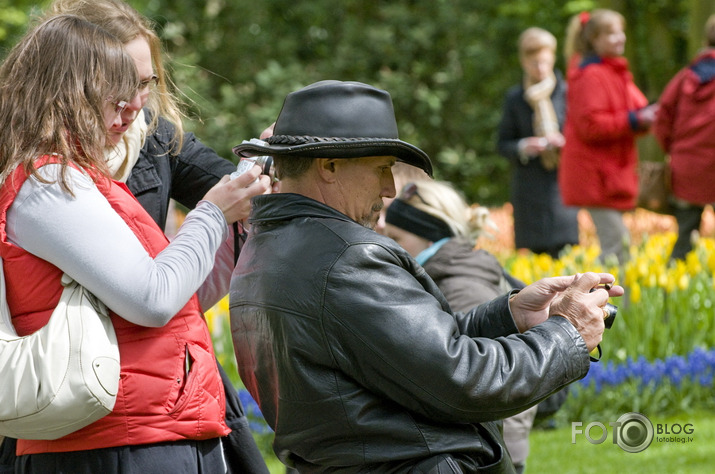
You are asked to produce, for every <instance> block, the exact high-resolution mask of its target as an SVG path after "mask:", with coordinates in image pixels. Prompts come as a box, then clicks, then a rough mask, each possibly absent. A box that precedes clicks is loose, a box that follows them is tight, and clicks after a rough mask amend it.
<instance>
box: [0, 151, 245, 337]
mask: <svg viewBox="0 0 715 474" xmlns="http://www.w3.org/2000/svg"><path fill="white" fill-rule="evenodd" d="M59 170H60V165H57V164H50V165H46V166H43V167H42V168H40V174H41V175H42V176H43V177H45V178H46V179H48V180H50V181H54V182H52V183H49V184H47V183H41V182H39V181H38V180H36V179H35V178H33V177H30V178H28V179H27V180H26V181H25V182H24V183H23V185H22V187H21V189H20V191H19V192H18V194H17V197H16V199H15V200H14V202H13V203H12V205H11V206H10V208H9V210H8V213H7V224H6V232H7V236H8V240H9V242H11V243H13V244H15V245H17V246H19V247H21V248H23V249H25V250H26V251H28V252H30V253H32V254H34V255H36V256H38V257H40V258H42V259H44V260H47V261H48V262H50V263H52V264H53V265H55V266H57V267H58V268H60V269H61V270H62V271H63V272H65V273H67V274H68V275H69V276H71V277H72V278H74V279H75V280H76V281H77V282H79V283H80V284H81V285H83V286H84V287H85V288H87V289H88V290H89V291H90V292H92V293H93V294H94V295H95V296H97V298H99V299H100V300H101V301H103V302H104V304H106V305H107V307H109V308H110V309H111V310H112V311H114V312H115V313H117V314H118V315H119V316H121V317H123V318H124V319H126V320H128V321H130V322H132V323H135V324H139V325H142V326H151V327H159V326H163V325H164V324H166V323H167V322H168V321H169V320H170V319H171V318H172V317H173V316H174V315H175V314H176V313H177V312H178V311H179V310H180V309H181V308H182V307H183V306H184V305H185V304H186V303H187V302H188V300H189V298H190V297H191V296H192V295H193V294H194V293H195V292H196V291H197V289H199V287H200V286H201V285H202V284H203V283H204V281H205V280H206V278H207V276H208V275H209V274H211V271H212V269H213V268H216V272H215V273H214V274H213V277H214V279H213V280H211V279H210V280H209V281H208V282H207V284H206V286H205V288H206V289H207V293H206V294H205V298H204V299H203V301H202V302H201V303H202V307H204V308H208V307H210V306H211V305H213V304H214V303H215V302H216V301H217V300H218V299H219V298H220V297H221V296H223V295H225V294H226V291H227V288H228V284H229V279H230V273H231V270H232V269H233V265H232V264H233V262H232V257H233V249H232V248H231V247H230V245H229V240H228V239H227V238H228V236H229V229H228V225H227V224H226V220H225V218H224V216H223V213H222V212H221V211H220V209H219V208H218V207H217V206H215V205H214V204H213V203H211V202H208V201H201V202H199V204H198V205H197V207H196V209H194V210H193V211H191V212H190V213H189V214H188V215H187V216H186V220H185V221H184V223H183V225H182V226H181V228H180V229H179V231H178V233H177V234H176V236H175V237H174V239H173V240H172V241H171V243H170V244H169V245H168V246H167V247H166V248H165V249H164V250H162V251H161V252H160V253H159V254H158V255H157V256H156V257H155V258H152V257H151V256H150V255H149V253H148V252H147V251H146V250H145V249H144V247H143V246H142V244H141V243H140V242H139V239H138V238H137V237H136V236H135V235H134V233H133V232H132V230H131V229H130V228H129V226H128V225H127V224H126V223H125V222H124V220H123V219H122V218H121V217H120V216H119V215H118V214H117V213H116V212H115V211H114V209H112V207H111V206H110V204H109V202H108V201H107V199H106V198H105V197H104V196H103V195H102V194H101V193H100V192H99V190H98V189H97V187H96V186H95V185H94V183H93V182H92V180H91V179H90V178H89V177H88V176H86V175H84V174H83V173H81V172H80V171H78V170H76V169H73V168H70V169H68V176H69V179H70V182H71V186H72V190H73V192H74V195H75V196H74V197H72V196H71V195H70V194H69V193H67V192H66V191H63V190H62V189H61V188H60V185H59V183H58V182H56V179H57V176H58V174H59ZM222 244H225V245H223V248H222V252H220V254H219V256H218V257H217V258H216V262H215V260H214V257H215V256H216V253H217V250H218V249H219V247H221V246H222ZM215 263H216V265H215Z"/></svg>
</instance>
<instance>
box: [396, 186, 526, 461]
mask: <svg viewBox="0 0 715 474" xmlns="http://www.w3.org/2000/svg"><path fill="white" fill-rule="evenodd" d="M385 224H386V225H385V235H387V236H388V237H391V238H392V239H394V240H395V241H396V242H397V243H398V244H400V246H402V248H404V249H405V250H407V251H408V252H409V253H410V255H412V256H413V257H415V260H417V263H419V264H420V265H422V266H423V267H424V269H425V270H426V271H427V274H428V275H429V276H430V277H432V279H433V280H434V282H435V283H437V286H438V287H439V289H440V290H441V291H442V293H443V294H444V296H445V297H446V298H447V301H448V302H449V305H450V306H451V307H452V309H453V310H454V311H467V310H469V309H470V308H473V307H474V306H476V305H478V304H481V303H485V302H487V301H490V300H492V299H494V298H496V297H497V296H499V295H501V294H504V293H506V292H509V291H511V290H512V289H514V288H523V287H524V286H526V285H525V284H524V283H523V282H521V281H519V280H517V279H515V278H514V277H513V276H511V275H509V274H508V273H507V272H506V271H505V270H504V268H503V267H502V266H501V264H500V263H499V261H498V260H497V259H496V257H494V255H492V254H491V253H489V252H487V251H486V250H484V249H478V248H475V240H476V238H477V237H479V235H481V234H482V233H484V232H485V231H486V230H487V229H486V227H488V226H490V225H493V222H492V221H491V220H490V219H489V211H488V210H487V209H486V208H484V207H481V206H470V205H469V204H468V203H467V202H466V201H465V200H464V198H463V197H462V196H461V195H460V193H459V192H458V191H457V190H456V189H454V187H453V186H452V185H450V184H449V183H446V182H440V181H432V180H421V181H415V182H412V183H408V184H407V185H406V186H405V187H404V188H403V189H402V192H401V193H400V195H399V196H398V197H397V199H395V200H394V201H392V204H390V206H389V207H388V208H387V213H386V216H385ZM494 227H496V226H494ZM537 409H538V405H536V406H533V407H531V408H529V409H527V410H525V411H523V412H521V413H518V414H516V415H514V416H511V417H508V418H506V419H505V420H504V425H503V427H504V442H505V443H506V446H507V449H508V450H509V455H510V456H511V458H512V460H513V461H514V467H515V468H516V470H517V472H523V470H524V467H525V464H526V458H527V455H528V452H529V432H530V431H531V426H532V425H533V423H534V418H535V417H536V412H537Z"/></svg>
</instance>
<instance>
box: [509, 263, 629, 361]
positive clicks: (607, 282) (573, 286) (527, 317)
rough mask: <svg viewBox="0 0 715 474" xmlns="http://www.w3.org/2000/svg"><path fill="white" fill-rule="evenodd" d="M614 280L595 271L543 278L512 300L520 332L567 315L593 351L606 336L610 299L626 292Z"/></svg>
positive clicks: (609, 275)
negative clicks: (552, 317)
mask: <svg viewBox="0 0 715 474" xmlns="http://www.w3.org/2000/svg"><path fill="white" fill-rule="evenodd" d="M614 281H615V278H614V277H613V275H611V274H609V273H592V272H588V273H582V274H576V275H573V276H564V277H552V278H543V279H541V280H539V281H537V282H536V283H533V284H531V285H529V286H527V287H526V288H524V289H523V290H521V291H520V292H519V293H517V294H516V295H515V296H514V297H512V299H511V300H510V302H509V306H510V308H511V311H512V315H513V317H514V322H515V323H516V326H517V328H519V331H521V332H524V331H526V330H528V329H529V328H531V327H533V326H536V325H537V324H540V323H542V322H544V321H546V320H547V319H548V318H549V317H550V316H555V315H558V316H563V317H564V318H566V319H567V320H568V321H569V322H570V323H571V324H573V326H574V327H575V328H576V330H578V332H579V333H580V334H581V337H583V339H584V341H585V342H586V347H588V350H589V351H591V350H593V349H594V348H596V346H598V344H599V343H600V342H601V338H602V337H603V331H604V329H605V325H604V322H603V320H604V313H605V310H604V306H605V305H606V303H608V298H609V297H611V296H623V293H624V290H623V287H621V286H619V285H613V282H614ZM600 285H603V286H600ZM593 290H595V291H593Z"/></svg>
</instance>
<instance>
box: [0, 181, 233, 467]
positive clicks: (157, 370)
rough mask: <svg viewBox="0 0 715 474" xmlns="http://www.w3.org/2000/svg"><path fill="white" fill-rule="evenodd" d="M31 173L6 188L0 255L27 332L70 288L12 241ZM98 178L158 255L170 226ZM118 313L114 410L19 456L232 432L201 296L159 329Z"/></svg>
mask: <svg viewBox="0 0 715 474" xmlns="http://www.w3.org/2000/svg"><path fill="white" fill-rule="evenodd" d="M25 179H26V177H25V173H24V169H23V168H22V167H18V168H17V170H16V171H15V172H14V173H13V174H12V175H11V176H10V177H8V179H7V180H6V181H5V183H4V185H3V186H2V188H0V256H2V259H3V266H4V272H5V281H6V288H7V301H8V305H9V307H10V311H11V313H12V315H13V320H14V319H15V318H17V317H18V316H20V319H24V320H25V323H24V324H22V325H19V324H18V325H16V329H17V331H18V333H20V335H26V334H29V333H32V332H33V331H35V330H37V329H39V328H40V327H42V326H43V325H44V324H46V323H47V321H48V319H49V316H50V314H51V313H52V311H53V310H54V308H55V306H56V305H57V302H58V301H59V298H60V294H61V293H62V286H61V284H60V278H61V276H62V271H61V270H60V269H59V268H57V267H55V266H54V265H52V264H51V263H49V262H47V261H45V260H42V259H40V258H38V257H35V256H34V255H32V254H30V253H28V252H26V251H25V250H23V249H21V248H19V247H17V246H15V245H12V244H11V243H9V242H7V234H6V233H5V224H6V222H7V210H8V208H9V207H10V205H11V204H12V202H13V200H14V199H15V197H16V195H17V192H18V191H19V189H20V187H21V186H22V183H23V182H24V181H25ZM96 184H97V188H98V189H99V190H100V192H101V193H102V194H103V195H104V196H105V197H106V198H107V200H108V201H109V203H110V204H111V206H112V208H113V209H114V210H115V211H116V212H117V213H118V214H119V215H120V216H121V217H122V218H123V219H124V221H125V222H126V223H127V225H129V227H130V228H131V229H132V230H133V231H134V233H135V234H136V235H137V237H138V238H139V240H140V241H141V242H142V244H143V246H144V247H145V248H146V250H147V251H148V252H149V254H150V255H152V257H153V256H156V255H157V254H158V253H159V252H160V251H161V250H162V249H163V248H164V247H166V246H167V245H168V240H167V239H166V237H165V236H164V233H163V232H162V231H161V229H159V227H158V226H157V225H156V223H155V222H154V221H153V220H152V218H151V217H150V216H149V214H147V213H146V211H145V210H144V209H143V208H142V207H141V205H140V204H139V203H138V202H137V200H136V199H135V198H134V196H132V195H131V193H130V192H129V191H128V190H127V189H126V187H124V185H122V184H119V183H116V182H114V181H110V180H107V179H98V180H97V183H96ZM110 315H111V319H112V323H113V324H114V328H115V331H116V334H117V340H118V343H119V352H120V364H121V373H120V382H119V392H118V394H117V401H116V404H115V406H114V410H113V411H112V413H110V414H109V415H107V416H105V417H104V418H102V419H100V420H98V421H96V422H94V423H92V424H91V425H89V426H87V427H85V428H83V429H81V430H79V431H76V432H74V433H71V434H69V435H67V436H64V437H62V438H60V439H58V440H52V441H41V440H38V441H32V440H18V444H17V454H18V455H23V454H33V453H46V452H65V451H83V450H89V449H96V448H106V447H113V446H125V445H138V444H147V443H158V442H164V441H176V440H182V439H209V438H217V437H220V436H225V435H226V434H228V433H229V432H230V429H229V428H228V427H227V426H226V425H225V423H224V412H225V399H224V396H225V395H224V391H223V385H222V384H221V379H220V376H219V373H218V369H217V367H216V360H215V357H214V352H213V347H212V342H211V337H210V334H209V331H208V328H207V326H206V323H205V321H204V319H203V315H202V313H201V310H200V307H199V302H198V298H197V297H196V295H194V296H193V297H192V298H191V299H190V300H189V301H188V303H187V304H186V305H185V306H184V307H183V308H182V309H181V310H180V311H179V312H178V313H177V314H176V316H174V317H173V318H172V319H171V321H169V323H167V324H166V325H165V326H163V327H159V328H153V327H143V326H138V325H135V324H133V323H130V322H128V321H126V320H124V319H122V318H121V317H119V316H117V315H116V314H114V313H113V312H110ZM187 354H189V357H191V364H190V365H191V369H190V370H189V371H188V372H187V371H186V369H185V367H186V366H187V365H188V364H187V363H186V360H185V357H186V355H187Z"/></svg>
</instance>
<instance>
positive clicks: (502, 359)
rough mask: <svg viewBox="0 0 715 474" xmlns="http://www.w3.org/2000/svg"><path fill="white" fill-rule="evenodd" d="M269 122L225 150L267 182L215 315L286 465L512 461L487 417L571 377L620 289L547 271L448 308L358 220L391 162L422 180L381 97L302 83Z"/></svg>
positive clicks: (374, 468) (424, 467) (406, 468)
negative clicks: (462, 309) (222, 309)
mask: <svg viewBox="0 0 715 474" xmlns="http://www.w3.org/2000/svg"><path fill="white" fill-rule="evenodd" d="M273 132H274V134H273V136H271V137H270V138H268V139H266V141H265V142H262V141H257V140H251V141H249V142H244V143H243V144H241V145H238V146H237V147H235V148H234V152H235V153H236V154H238V155H239V156H252V155H271V156H273V157H274V160H275V165H276V173H277V176H278V177H279V178H280V180H281V183H280V186H281V189H280V191H281V192H280V193H276V194H270V195H262V196H257V197H255V198H254V199H253V211H252V214H251V217H250V219H249V223H250V232H249V235H248V238H247V240H246V243H245V245H244V247H243V250H242V251H241V255H240V258H239V260H238V264H237V266H236V268H235V270H234V273H233V278H232V281H231V293H230V295H231V296H230V311H231V328H232V335H233V342H234V348H235V353H236V358H237V361H238V365H239V371H240V374H241V378H242V380H243V382H244V384H245V385H246V388H247V389H248V390H249V391H250V393H251V395H252V396H253V397H254V398H255V400H256V401H257V402H258V404H259V406H260V408H261V411H262V413H263V415H264V417H265V419H266V421H267V422H268V424H269V425H270V426H271V428H272V429H273V430H274V431H275V440H274V444H273V447H274V450H275V452H276V454H277V455H278V457H279V458H280V459H281V460H282V461H283V462H284V463H286V464H287V465H289V466H291V467H294V468H296V469H298V470H299V471H300V472H337V471H339V472H347V473H351V472H355V473H357V472H390V473H398V472H415V473H419V472H435V473H436V472H474V471H476V470H477V469H479V468H484V467H487V466H490V467H491V469H489V470H487V471H484V472H513V469H514V468H513V466H512V464H511V460H510V459H509V456H508V454H507V452H506V449H505V448H504V442H503V439H502V437H501V434H500V433H499V430H498V428H497V426H496V424H495V423H494V420H499V419H503V418H505V417H507V416H511V415H513V414H515V413H518V412H520V411H522V410H524V409H526V408H528V407H530V406H533V405H535V404H537V403H538V402H540V401H541V400H543V399H545V398H546V397H547V396H549V395H550V394H551V393H553V392H555V391H556V390H558V389H560V388H562V387H563V386H565V385H567V384H569V383H570V382H572V381H574V380H577V379H579V378H581V377H583V376H584V375H585V374H586V372H587V371H588V368H589V363H590V362H589V351H591V350H592V349H594V348H595V347H596V346H597V345H598V343H599V342H600V340H601V336H602V333H603V329H604V323H603V310H602V308H601V307H602V306H604V305H605V304H606V302H607V300H608V297H609V295H610V296H620V295H622V294H623V288H621V287H620V286H611V284H612V282H613V280H614V278H613V276H612V275H609V274H596V273H585V274H580V275H575V276H570V277H555V278H546V279H543V280H540V281H539V282H537V283H535V284H533V285H530V286H527V287H526V288H525V289H523V290H521V291H519V292H513V293H511V294H505V295H503V296H501V297H499V298H496V299H495V300H493V301H491V302H489V303H486V304H484V305H482V306H478V307H476V308H474V309H472V310H471V311H469V312H466V313H457V314H454V313H453V312H452V311H451V310H450V308H449V305H448V304H447V302H446V300H445V298H444V296H443V295H442V294H441V293H440V291H439V290H438V288H437V286H436V285H435V284H434V282H433V281H432V280H431V279H430V278H429V276H427V274H426V273H425V271H424V269H422V267H420V265H419V264H418V263H417V262H416V261H415V260H414V259H413V258H412V257H410V255H409V254H408V253H407V252H405V251H404V250H403V249H402V248H401V247H400V246H399V245H398V244H397V243H396V242H394V241H393V240H391V239H389V238H387V237H385V236H382V235H380V234H378V233H376V232H375V231H374V230H373V229H372V228H373V227H374V226H375V224H376V222H377V219H378V216H379V212H380V209H381V208H382V198H384V197H387V198H390V197H394V195H395V185H394V182H393V178H392V172H391V167H392V166H393V165H394V163H395V162H396V161H401V162H404V163H407V164H409V165H412V166H417V167H419V168H421V169H423V170H424V171H425V172H426V173H428V174H429V175H432V165H431V163H430V160H429V158H428V156H427V155H426V154H425V153H424V152H423V151H422V150H420V149H419V148H417V147H415V146H413V145H411V144H409V143H406V142H403V141H401V140H400V139H399V138H398V134H397V124H396V121H395V114H394V111H393V108H392V100H391V99H390V96H389V94H388V93H387V92H385V91H382V90H379V89H376V88H374V87H371V86H369V85H366V84H361V83H357V82H339V81H322V82H318V83H316V84H313V85H310V86H308V87H305V88H303V89H300V90H298V91H296V92H293V93H291V94H289V95H288V96H287V97H286V100H285V102H284V104H283V108H282V110H281V112H280V114H279V116H278V119H277V121H276V124H275V127H274V131H273ZM606 283H608V285H606V286H607V287H608V289H604V288H603V287H601V286H600V285H602V284H606ZM593 288H598V289H597V291H593V292H590V290H591V289H593ZM480 472H481V471H480Z"/></svg>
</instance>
